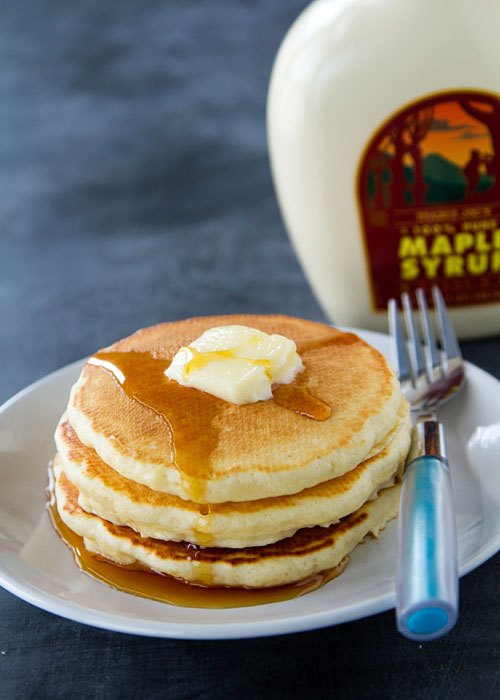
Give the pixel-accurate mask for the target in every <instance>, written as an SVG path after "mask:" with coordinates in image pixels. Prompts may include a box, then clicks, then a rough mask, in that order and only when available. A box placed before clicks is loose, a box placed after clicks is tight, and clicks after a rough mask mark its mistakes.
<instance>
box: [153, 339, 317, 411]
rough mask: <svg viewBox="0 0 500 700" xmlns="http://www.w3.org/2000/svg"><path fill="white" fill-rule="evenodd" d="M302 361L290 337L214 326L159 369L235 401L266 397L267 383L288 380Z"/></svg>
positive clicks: (184, 382)
mask: <svg viewBox="0 0 500 700" xmlns="http://www.w3.org/2000/svg"><path fill="white" fill-rule="evenodd" d="M303 368H304V367H303V364H302V361H301V359H300V357H299V355H298V354H297V348H296V345H295V343H294V342H293V340H289V339H288V338H285V337H284V336H282V335H277V334H273V335H268V334H267V333H263V332H262V331H259V330H256V329H255V328H249V327H248V326H217V327H216V328H210V330H208V331H205V332H204V333H203V335H201V336H200V337H199V338H197V339H196V340H195V341H193V342H192V343H191V344H190V345H189V346H188V347H182V348H181V349H180V350H179V351H178V352H177V353H176V354H175V356H174V358H173V360H172V363H171V364H170V367H169V368H168V369H167V370H166V372H165V374H166V375H167V377H169V378H170V379H174V380H175V381H176V382H179V384H182V385H183V386H189V387H193V388H195V389H200V390H201V391H205V392H207V393H209V394H213V395H214V396H218V397H219V398H221V399H224V401H229V402H230V403H235V404H246V403H254V402H255V401H263V400H265V399H270V398H271V397H272V391H271V386H272V385H273V384H289V383H290V382H291V381H293V379H294V378H295V375H296V374H297V373H298V372H300V370H302V369H303Z"/></svg>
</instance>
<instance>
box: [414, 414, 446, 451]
mask: <svg viewBox="0 0 500 700" xmlns="http://www.w3.org/2000/svg"><path fill="white" fill-rule="evenodd" d="M421 455H434V456H436V457H441V458H443V459H446V442H445V438H444V430H443V426H442V425H441V423H439V421H438V420H437V419H436V417H435V416H433V415H426V416H419V418H418V420H417V423H416V425H415V427H414V428H413V440H412V455H411V457H412V458H413V459H414V458H415V457H419V456H421Z"/></svg>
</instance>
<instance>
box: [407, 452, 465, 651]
mask: <svg viewBox="0 0 500 700" xmlns="http://www.w3.org/2000/svg"><path fill="white" fill-rule="evenodd" d="M457 616H458V564H457V534H456V525H455V513H454V508H453V492H452V487H451V478H450V470H449V466H448V463H447V461H446V459H445V458H444V457H436V456H429V455H425V456H422V457H417V458H416V459H414V460H413V461H412V462H410V464H409V465H408V466H407V467H406V470H405V473H404V477H403V487H402V492H401V505H400V511H399V521H398V553H397V562H396V618H397V624H398V629H399V631H400V632H401V633H402V634H403V635H404V636H405V637H408V638H409V639H414V640H419V641H425V640H430V639H436V638H437V637H441V636H442V635H444V634H446V633H447V632H448V631H449V630H450V629H451V628H452V627H453V626H454V624H455V622H456V620H457Z"/></svg>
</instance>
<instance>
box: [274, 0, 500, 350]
mask: <svg viewBox="0 0 500 700" xmlns="http://www.w3.org/2000/svg"><path fill="white" fill-rule="evenodd" d="M499 27H500V3H496V2H491V0H476V1H475V2H470V0H439V1H438V2H436V0H419V1H418V2H414V0H316V2H313V3H312V4H311V5H310V6H309V7H308V8H307V9H306V10H305V11H304V12H303V13H302V15H301V16H300V17H299V18H298V19H297V21H296V22H295V24H294V25H293V26H292V28H291V29H290V30H289V32H288V34H287V36H286V37H285V39H284V42H283V44H282V46H281V48H280V50H279V52H278V55H277V57H276V61H275V64H274V67H273V71H272V76H271V83H270V88H269V95H268V107H267V120H268V142H269V152H270V159H271V168H272V173H273V178H274V183H275V188H276V192H277V196H278V201H279V204H280V207H281V211H282V214H283V217H284V220H285V224H286V226H287V229H288V232H289V234H290V237H291V240H292V243H293V245H294V248H295V250H296V252H297V255H298V257H299V259H300V261H301V263H302V266H303V268H304V271H305V274H306V276H307V278H308V280H309V282H310V284H311V286H312V288H313V290H314V292H315V294H316V295H317V298H318V300H319V302H320V303H321V305H322V306H323V308H324V310H325V312H326V313H327V314H328V315H329V316H330V318H331V319H332V321H333V322H335V323H337V324H340V325H349V326H356V327H362V328H370V329H374V330H382V331H385V330H386V329H387V321H386V308H387V301H388V299H389V298H391V297H396V298H399V296H400V294H401V293H402V292H405V291H406V292H410V293H413V292H414V290H415V289H416V288H418V287H422V288H424V289H425V290H426V292H427V293H428V296H429V300H430V299H431V297H430V289H431V287H432V286H433V285H435V284H437V285H439V286H440V288H441V290H442V292H443V295H444V298H445V300H446V302H447V304H448V306H449V309H450V315H451V319H452V322H453V324H454V326H455V329H456V331H457V333H458V335H459V336H460V337H462V338H464V337H473V336H479V335H488V334H494V333H499V332H500V41H499V38H498V33H499V32H498V29H499Z"/></svg>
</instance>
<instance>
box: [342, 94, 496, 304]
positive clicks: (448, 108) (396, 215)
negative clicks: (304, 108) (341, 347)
mask: <svg viewBox="0 0 500 700" xmlns="http://www.w3.org/2000/svg"><path fill="white" fill-rule="evenodd" d="M356 188H357V199H358V204H359V211H360V217H361V228H362V231H363V235H364V242H365V250H366V257H367V264H368V268H369V277H370V280H371V287H372V297H373V303H374V308H375V309H385V308H386V307H387V301H388V300H389V299H390V298H391V297H396V298H398V297H399V296H400V294H401V293H402V292H413V291H414V290H415V289H416V288H418V287H422V288H423V289H424V290H429V289H430V288H431V287H432V286H433V285H436V284H437V285H439V287H440V288H441V290H442V292H443V295H444V297H445V300H446V302H447V304H448V305H449V306H462V305H467V304H485V303H491V302H498V301H500V96H497V95H493V94H491V93H486V92H479V91H475V90H474V91H473V90H465V91H464V90H462V91H459V92H444V93H439V94H435V95H432V96H430V97H426V98H423V99H420V100H418V101H416V102H413V103H412V104H411V105H409V106H407V107H405V108H404V109H402V110H400V111H399V112H398V113H397V114H395V115H393V116H392V117H390V119H388V120H387V121H386V122H385V123H384V124H383V125H382V126H381V127H380V129H379V130H378V131H377V132H376V133H375V135H374V136H373V138H372V139H371V141H370V142H369V144H368V146H367V147H366V149H365V151H364V154H363V157H362V159H361V162H360V165H359V168H358V177H357V183H356Z"/></svg>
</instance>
